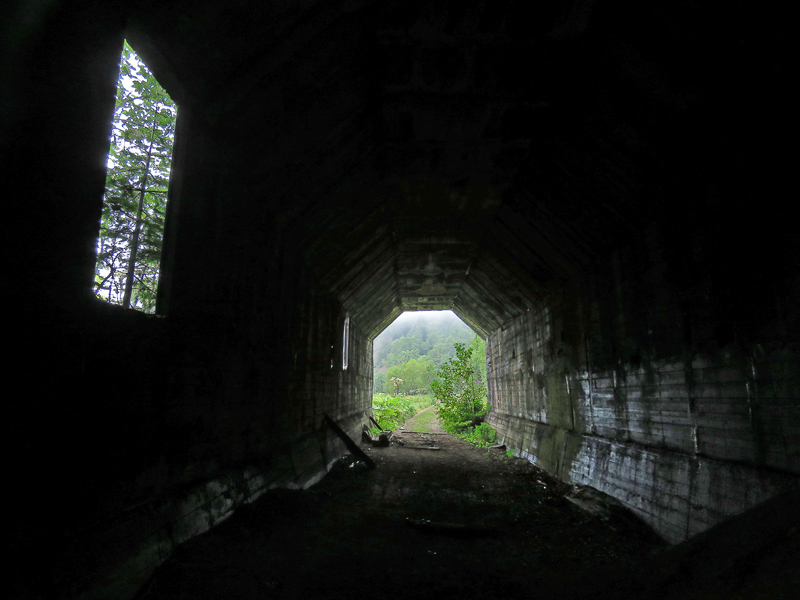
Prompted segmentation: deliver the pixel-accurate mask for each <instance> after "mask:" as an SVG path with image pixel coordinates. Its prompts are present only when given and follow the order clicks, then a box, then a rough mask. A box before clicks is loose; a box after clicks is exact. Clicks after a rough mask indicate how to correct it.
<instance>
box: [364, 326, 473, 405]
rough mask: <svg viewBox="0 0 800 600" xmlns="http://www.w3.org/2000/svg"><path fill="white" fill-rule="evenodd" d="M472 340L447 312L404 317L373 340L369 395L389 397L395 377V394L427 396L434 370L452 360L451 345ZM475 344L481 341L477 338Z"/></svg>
mask: <svg viewBox="0 0 800 600" xmlns="http://www.w3.org/2000/svg"><path fill="white" fill-rule="evenodd" d="M474 337H475V334H474V333H473V332H472V330H471V329H470V328H469V327H468V326H467V325H466V324H465V323H464V322H463V321H461V319H459V318H458V317H457V316H456V315H455V314H453V313H451V312H449V311H442V312H439V313H426V312H421V313H416V314H414V313H411V314H408V313H407V314H404V315H403V316H402V317H401V318H399V319H397V320H396V321H395V322H394V323H392V324H391V325H389V327H387V328H386V330H385V331H384V332H383V333H381V334H380V335H379V336H378V337H377V338H376V339H375V342H374V346H373V348H374V351H373V366H374V368H375V373H374V379H373V391H374V392H375V393H380V392H383V393H387V394H389V393H393V392H394V389H395V388H394V384H393V383H392V380H391V378H392V377H397V378H399V379H402V380H403V383H402V384H401V385H400V386H399V387H398V392H399V393H402V394H428V393H430V391H431V388H430V384H431V382H432V381H433V380H434V378H435V376H436V370H437V369H438V368H439V366H441V365H442V363H444V362H446V361H447V360H449V359H451V358H453V357H454V356H455V351H454V347H453V344H454V343H456V342H461V343H464V344H467V343H471V342H470V340H471V339H472V338H474ZM475 343H480V344H483V341H482V340H480V339H479V338H478V341H477V342H475ZM479 354H480V356H481V357H482V356H483V353H480V352H478V353H476V354H475V357H476V360H477V357H478V355H479ZM484 371H485V366H484ZM483 380H485V377H484V378H483Z"/></svg>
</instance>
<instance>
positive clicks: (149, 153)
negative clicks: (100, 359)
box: [94, 41, 178, 313]
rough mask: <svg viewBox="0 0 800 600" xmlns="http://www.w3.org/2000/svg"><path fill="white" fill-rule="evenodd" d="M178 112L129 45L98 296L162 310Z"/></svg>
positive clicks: (114, 129) (106, 198)
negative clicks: (161, 269)
mask: <svg viewBox="0 0 800 600" xmlns="http://www.w3.org/2000/svg"><path fill="white" fill-rule="evenodd" d="M177 116H178V110H177V106H176V105H175V103H174V102H173V101H172V99H171V98H170V97H169V94H167V92H166V90H164V88H163V87H161V85H160V84H159V83H158V81H156V79H155V77H153V74H152V73H151V72H150V71H149V69H148V68H147V67H146V66H145V64H144V63H143V62H142V61H141V59H140V58H139V57H138V56H137V55H136V53H135V52H134V51H133V49H132V48H131V47H130V46H129V45H128V42H127V41H125V43H124V46H123V51H122V57H121V59H120V64H119V78H118V79H117V99H116V106H115V108H114V119H113V121H112V124H111V149H110V151H109V153H108V161H107V167H108V171H107V174H106V188H105V193H104V195H103V214H102V217H101V220H100V233H99V236H98V239H97V263H96V267H95V281H94V292H95V294H96V295H97V296H99V297H100V298H102V299H103V300H106V301H108V302H111V303H113V304H119V305H121V306H123V307H125V308H136V309H139V310H142V311H144V312H149V313H152V312H155V303H156V288H157V286H158V277H159V265H160V262H161V248H162V241H163V237H164V217H165V214H166V206H167V187H168V184H169V174H170V169H171V167H172V147H173V143H174V140H175V121H176V119H177Z"/></svg>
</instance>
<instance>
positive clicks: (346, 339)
mask: <svg viewBox="0 0 800 600" xmlns="http://www.w3.org/2000/svg"><path fill="white" fill-rule="evenodd" d="M349 353H350V316H349V315H348V316H346V317H345V318H344V332H343V333H342V371H346V370H347V356H348V354H349Z"/></svg>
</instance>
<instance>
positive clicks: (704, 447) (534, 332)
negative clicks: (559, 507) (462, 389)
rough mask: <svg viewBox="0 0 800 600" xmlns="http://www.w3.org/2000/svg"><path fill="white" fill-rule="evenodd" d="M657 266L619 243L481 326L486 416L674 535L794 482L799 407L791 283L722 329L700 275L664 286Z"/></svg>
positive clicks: (569, 476)
mask: <svg viewBox="0 0 800 600" xmlns="http://www.w3.org/2000/svg"><path fill="white" fill-rule="evenodd" d="M650 234H651V235H653V232H650ZM653 246H654V248H653V249H654V251H655V253H656V254H659V255H661V256H663V254H662V250H663V248H660V247H659V246H658V244H654V245H653ZM684 268H685V266H684ZM670 270H671V267H670V265H668V264H664V263H662V264H654V262H653V261H652V255H648V254H647V253H645V254H644V255H638V256H637V255H635V254H634V253H633V252H631V251H625V250H623V251H621V252H619V253H615V254H614V255H613V256H612V257H611V258H610V259H609V261H608V262H607V263H606V265H601V266H600V269H599V272H598V273H597V274H596V275H595V277H593V278H587V279H586V280H583V281H580V282H575V283H574V284H573V285H572V286H565V287H564V288H562V289H559V290H555V291H554V292H553V293H551V294H550V295H548V297H547V298H546V299H545V300H543V301H542V302H540V303H539V304H538V305H537V306H535V307H533V308H532V309H531V310H530V312H528V313H526V314H524V315H521V316H520V317H518V318H516V319H514V320H513V321H511V322H509V323H507V324H506V325H505V326H503V327H502V328H501V329H500V330H498V331H497V332H495V333H494V334H492V335H491V336H490V337H489V343H488V345H487V373H488V378H489V396H490V404H491V405H492V411H491V413H490V414H489V416H488V421H489V423H491V424H492V425H493V426H494V427H495V428H496V429H497V431H498V435H499V437H500V438H501V441H503V442H504V443H505V444H506V445H507V446H508V447H509V448H512V449H514V451H515V454H516V455H518V456H523V457H525V458H527V459H528V460H530V461H531V462H532V463H534V464H536V465H538V466H540V467H542V468H544V469H546V470H547V471H549V472H550V473H553V474H555V475H557V476H558V477H559V478H561V479H562V480H564V481H566V482H569V483H575V484H582V485H589V486H592V487H594V488H596V489H598V490H601V491H603V492H605V493H607V494H609V495H611V496H613V497H614V498H616V499H617V500H619V501H620V502H621V503H622V504H623V505H625V506H627V507H628V508H629V509H631V510H632V511H634V512H635V513H636V514H638V515H639V516H640V517H641V518H642V519H643V520H644V521H645V522H647V523H648V524H649V525H650V526H651V527H652V528H653V529H654V530H655V531H657V532H658V533H659V534H660V535H662V536H663V537H664V538H665V539H666V540H668V541H669V542H671V543H679V542H682V541H684V540H686V539H688V538H690V537H692V536H693V535H695V534H697V533H700V532H701V531H704V530H705V529H707V528H708V527H710V526H712V525H714V524H716V523H718V522H720V521H721V520H722V519H724V518H725V517H728V516H731V515H735V514H738V513H740V512H742V511H744V510H746V509H748V508H750V507H752V506H754V505H755V504H757V503H759V502H761V501H763V500H766V499H767V498H769V497H771V496H773V495H774V494H775V493H777V492H778V491H780V490H781V489H784V488H785V487H786V486H790V485H796V476H797V475H798V473H800V459H799V457H798V440H800V418H798V417H800V415H798V402H797V385H798V372H797V364H798V356H797V354H796V352H795V351H794V350H793V349H791V348H789V347H787V346H786V345H785V336H786V330H785V327H786V325H787V323H786V322H785V321H784V322H782V319H781V314H785V313H783V311H782V310H781V307H780V305H781V304H783V305H784V306H786V303H789V302H793V300H792V299H791V298H792V296H791V295H790V294H788V293H787V295H786V296H785V297H784V298H777V299H776V301H777V302H776V305H773V306H772V307H771V310H772V312H773V314H771V315H768V317H767V319H765V320H766V321H767V322H770V327H767V328H764V329H761V330H757V331H753V330H751V331H749V332H747V333H745V332H744V331H741V330H740V331H738V332H736V333H738V335H733V334H734V332H732V331H730V330H728V329H727V327H728V325H729V324H728V323H727V322H726V321H725V320H724V317H723V316H722V315H720V312H719V311H720V307H719V306H714V305H713V304H712V303H711V302H709V294H708V292H709V290H710V289H711V287H712V285H713V284H712V282H711V281H710V280H705V281H701V282H698V283H697V285H696V286H695V287H693V288H689V289H685V290H682V291H676V290H675V288H674V287H673V286H671V285H669V279H670V274H669V271H670ZM717 283H719V282H717ZM787 292H788V290H787ZM762 310H764V311H769V310H770V308H769V307H763V308H762ZM764 316H767V315H764ZM751 336H752V337H751ZM735 337H738V338H739V339H738V340H735V339H734V338H735ZM742 338H744V340H747V341H743V340H742Z"/></svg>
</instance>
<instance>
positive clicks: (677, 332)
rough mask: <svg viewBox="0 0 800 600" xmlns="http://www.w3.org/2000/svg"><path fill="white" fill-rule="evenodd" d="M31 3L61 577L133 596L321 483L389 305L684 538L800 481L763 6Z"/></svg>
mask: <svg viewBox="0 0 800 600" xmlns="http://www.w3.org/2000/svg"><path fill="white" fill-rule="evenodd" d="M42 6H43V7H44V8H42V9H41V10H39V11H33V10H29V9H28V4H27V3H25V2H18V3H17V4H16V5H15V8H13V9H12V10H10V11H9V18H8V19H6V20H5V22H4V25H3V26H4V31H6V32H7V35H4V36H3V38H4V42H3V43H4V44H6V45H7V50H8V51H7V52H4V53H3V54H4V56H7V57H9V58H8V59H4V61H3V69H4V73H3V76H4V77H3V78H4V80H6V81H9V82H12V84H11V85H9V86H6V87H5V89H3V90H2V92H0V94H2V95H1V96H0V103H1V105H2V106H3V107H4V110H3V114H4V120H3V150H4V152H3V155H4V158H3V163H4V167H5V168H6V169H8V173H9V174H14V177H15V179H19V178H20V177H21V176H23V177H24V178H25V182H26V185H25V186H24V189H23V191H22V192H21V197H19V198H18V199H17V200H15V213H16V214H15V217H14V226H15V231H16V232H18V233H14V234H13V236H12V240H13V243H14V245H13V247H14V249H15V250H14V253H15V255H16V257H15V258H14V260H12V261H11V262H12V264H13V266H12V270H11V272H10V273H9V276H10V281H13V282H15V284H14V287H15V289H16V290H17V292H16V293H15V294H14V303H15V304H16V308H15V309H14V310H15V313H13V314H14V315H16V316H15V317H14V319H15V321H18V322H17V323H16V325H15V327H14V328H13V329H19V332H20V333H19V334H18V335H16V334H15V337H14V339H13V344H14V353H15V356H14V358H13V362H12V365H11V367H12V370H11V372H12V373H15V374H16V375H17V377H18V378H19V379H20V380H21V381H25V382H27V385H28V389H27V391H26V392H25V397H24V399H19V400H17V401H14V402H12V403H10V409H11V414H10V417H9V419H10V420H9V422H10V423H13V424H14V429H15V430H16V432H15V434H14V435H13V436H11V438H10V444H11V445H10V447H9V455H10V456H20V457H21V458H19V459H14V460H12V461H11V463H12V464H11V465H10V470H11V473H10V475H11V477H12V480H13V481H16V482H20V483H21V484H22V487H23V489H24V492H23V494H24V496H25V501H24V505H25V510H24V516H25V518H20V519H17V522H16V524H15V525H14V527H13V532H12V535H11V538H10V539H11V543H12V545H14V547H15V548H17V549H18V550H17V551H18V553H19V554H20V555H22V554H24V553H25V552H28V551H30V549H31V548H35V547H38V546H39V545H40V544H41V542H42V540H44V539H48V538H51V537H55V539H57V540H58V542H57V543H56V544H55V547H56V549H54V550H52V554H53V564H55V565H56V567H55V571H54V576H53V578H52V580H49V579H48V580H46V581H45V580H43V581H42V582H39V584H40V585H42V586H51V587H50V588H48V589H49V591H50V592H52V593H58V594H63V593H65V592H63V590H65V589H69V590H71V591H72V592H75V591H79V592H81V593H85V594H86V597H93V596H92V595H93V594H94V595H95V596H96V597H102V595H103V594H104V593H106V594H109V593H112V592H109V590H112V591H113V594H117V595H116V597H123V596H124V594H125V593H126V592H124V590H127V589H129V588H133V589H135V584H136V583H137V582H141V581H142V579H143V578H146V577H147V575H148V574H149V573H150V572H152V569H154V568H155V567H156V566H157V565H158V564H160V562H161V561H162V560H163V559H164V557H165V556H167V555H168V554H169V553H170V552H171V551H172V549H174V548H175V547H176V546H177V545H179V544H180V543H181V542H183V541H185V540H187V539H190V538H191V537H193V536H195V535H196V534H198V533H201V532H203V531H205V530H207V529H208V528H210V527H211V526H213V525H214V524H215V523H217V522H219V521H220V520H223V519H224V518H225V517H226V516H227V515H228V514H230V513H231V512H232V511H233V510H234V509H235V508H236V507H237V506H239V505H240V504H241V503H242V502H246V501H252V500H254V499H255V498H257V497H258V496H259V495H260V494H262V493H263V492H264V491H265V490H268V489H270V488H273V487H293V488H304V487H307V486H309V485H311V484H313V483H314V482H316V481H319V480H320V478H321V477H322V476H323V475H324V474H325V472H326V468H327V467H328V466H329V465H330V464H332V463H333V461H335V460H336V458H337V457H338V456H340V455H341V453H342V452H343V447H342V445H341V442H340V441H339V439H338V438H336V436H334V435H333V434H331V432H330V431H329V430H328V429H326V428H324V427H323V426H322V422H323V418H324V416H325V415H328V416H330V418H331V419H333V420H334V421H335V422H336V423H337V424H339V426H340V427H342V428H343V429H344V430H345V431H346V432H349V433H350V434H351V436H352V437H357V435H358V432H359V431H360V428H361V426H362V424H363V423H364V422H365V420H366V418H367V414H368V411H369V408H370V405H371V394H372V364H371V360H372V340H373V339H374V338H375V336H377V335H378V334H379V333H380V332H381V331H382V330H383V329H384V328H385V327H386V326H387V325H388V324H389V323H391V322H392V320H394V319H395V318H396V317H397V316H398V315H399V314H401V313H402V312H403V311H406V310H452V311H453V312H455V313H456V314H457V315H458V316H459V317H460V318H461V319H462V320H464V322H466V323H467V324H468V325H469V326H470V327H471V328H472V329H474V330H475V331H476V332H479V333H480V335H481V336H482V337H484V338H487V339H488V344H487V361H488V385H489V400H490V404H491V406H492V410H491V412H490V414H489V415H488V421H489V423H490V424H491V425H492V426H494V427H495V428H496V430H497V431H498V434H499V436H500V437H501V438H502V439H503V441H504V443H505V444H506V445H507V447H509V448H511V449H513V450H514V452H515V453H516V454H517V455H518V456H523V457H525V458H527V459H528V460H530V461H531V462H533V463H534V464H536V465H538V466H540V467H542V468H544V469H546V470H547V471H549V472H550V473H552V474H554V475H555V476H557V477H558V478H559V479H561V480H563V481H565V482H569V483H578V484H583V485H589V486H591V487H593V488H596V489H598V490H600V491H602V492H605V493H607V494H609V495H611V496H613V497H614V498H616V499H617V500H619V501H620V502H622V503H623V504H625V505H626V506H627V507H628V508H630V509H631V510H632V511H634V512H635V513H636V514H638V515H639V516H640V517H641V518H642V519H644V520H645V521H646V522H647V523H648V524H649V525H650V526H651V527H653V529H654V530H655V531H657V532H658V533H659V534H660V535H661V536H662V537H664V538H665V539H666V540H667V541H669V542H671V543H679V542H682V541H684V540H687V539H689V538H691V537H692V536H694V535H695V534H697V533H699V532H702V531H704V530H705V529H707V528H709V527H711V526H713V525H714V524H716V523H718V522H720V521H722V520H723V519H725V518H726V517H729V516H731V515H735V514H738V513H741V512H742V511H744V510H746V509H748V508H750V507H752V506H754V505H756V504H757V503H759V502H760V501H762V500H766V499H767V498H770V497H771V496H774V495H775V494H777V493H778V492H780V491H781V490H785V489H787V488H791V487H793V486H796V483H797V480H798V474H800V458H798V446H800V408H799V406H798V392H797V390H798V378H799V377H800V373H799V372H798V366H797V365H798V360H797V359H798V353H797V341H798V338H797V332H798V328H797V325H798V321H797V318H798V311H797V306H798V301H799V300H800V288H799V287H798V283H799V281H798V273H799V271H798V263H797V258H798V252H797V244H796V239H797V236H796V226H795V224H794V222H793V220H792V219H791V218H790V216H789V215H790V213H789V212H788V209H787V202H788V201H789V199H790V198H791V197H792V196H793V195H794V194H792V192H791V189H793V188H794V181H793V179H792V177H791V174H792V173H793V166H794V163H795V159H796V152H795V151H794V146H793V143H794V142H793V137H794V136H793V131H794V129H796V124H797V118H796V109H795V107H793V105H792V104H791V94H789V92H788V85H789V82H790V81H791V80H792V78H793V75H794V74H795V73H796V67H797V64H796V56H797V53H796V52H794V49H795V48H794V46H795V36H794V33H793V31H792V30H791V27H790V25H789V23H790V22H791V21H790V19H788V18H787V16H786V15H784V14H782V13H781V12H780V11H767V10H766V8H764V9H760V8H744V7H740V6H729V7H727V8H726V9H725V10H724V11H720V10H716V9H712V8H710V7H707V6H703V5H700V4H698V3H693V2H684V3H674V2H671V3H667V2H657V3H655V4H650V5H648V7H643V6H639V5H636V4H635V3H616V4H615V3H603V2H593V1H590V0H585V1H583V0H578V1H574V2H558V1H550V2H542V3H539V4H537V5H536V6H535V7H531V6H529V5H527V4H525V3H517V2H511V1H504V2H495V3H485V2H477V1H476V2H472V1H469V2H467V1H465V2H459V3H453V2H444V1H441V2H426V3H418V2H406V3H402V4H400V3H398V4H396V5H395V4H392V3H380V2H371V1H369V0H361V1H359V0H355V1H353V0H342V1H340V2H333V3H331V2H314V1H312V0H306V1H297V2H294V1H285V2H274V3H260V2H250V1H247V0H242V1H240V2H235V3H230V2H224V3H223V2H217V1H212V0H204V1H201V2H196V1H194V2H189V1H178V2H174V3H170V4H169V5H164V4H157V3H152V2H149V1H146V0H141V1H129V2H124V3H123V2H87V3H83V4H81V6H80V7H79V8H76V7H74V6H69V7H68V6H67V5H66V4H60V3H51V4H48V5H46V6H45V5H42ZM124 38H127V39H128V40H129V42H130V43H131V45H132V46H133V47H134V48H135V49H136V51H137V52H138V53H139V54H140V56H141V57H142V58H143V60H144V61H145V63H146V64H147V65H148V66H149V67H150V69H151V70H152V71H153V73H154V74H155V76H156V77H157V78H158V80H159V81H160V82H161V83H162V84H163V85H164V87H165V88H166V89H167V91H168V92H169V93H170V95H171V96H172V97H173V99H174V100H175V101H176V103H177V104H178V107H179V117H178V121H177V133H176V140H175V150H174V157H173V171H172V175H171V180H170V188H169V203H168V208H167V218H166V226H165V236H164V253H163V256H162V262H161V279H160V282H159V288H158V300H157V310H156V312H157V314H156V315H145V314H141V313H138V312H135V311H127V310H122V309H119V308H118V307H114V306H110V305H106V304H104V303H102V302H101V301H99V300H97V299H95V298H93V297H92V294H91V281H92V275H93V268H94V250H95V240H96V238H97V223H98V220H99V215H100V210H101V203H102V196H103V185H104V180H105V156H106V154H107V152H108V147H109V141H108V132H109V123H110V120H111V115H112V112H113V107H114V88H115V82H116V69H117V64H118V60H119V53H120V49H121V46H122V40H123V39H124ZM53 90H58V91H59V93H58V94H56V95H54V94H53ZM33 231H35V232H36V234H35V235H32V233H31V232H33ZM346 321H347V323H348V328H347V331H348V332H349V333H348V340H347V352H346V367H347V368H343V366H344V365H345V353H344V351H345V348H344V344H345V342H344V336H343V335H342V332H343V331H344V327H345V322H346ZM44 515H47V516H46V517H44ZM65 548H68V550H65ZM115 586H116V587H115ZM126 586H127V587H126ZM114 590H115V591H114ZM119 594H121V595H119Z"/></svg>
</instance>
